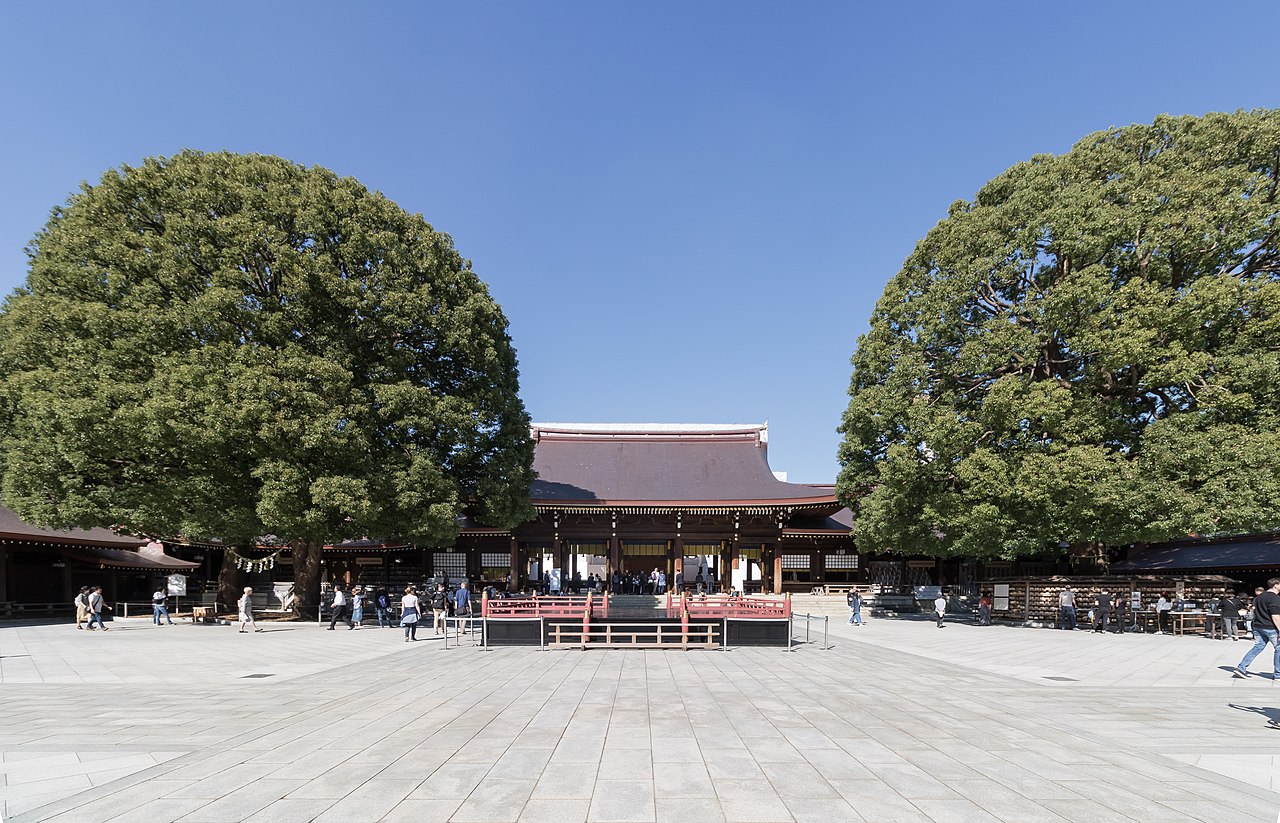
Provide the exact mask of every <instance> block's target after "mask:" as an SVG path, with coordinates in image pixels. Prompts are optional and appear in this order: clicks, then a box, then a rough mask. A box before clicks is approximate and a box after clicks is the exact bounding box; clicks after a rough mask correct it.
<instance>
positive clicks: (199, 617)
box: [191, 605, 218, 623]
mask: <svg viewBox="0 0 1280 823" xmlns="http://www.w3.org/2000/svg"><path fill="white" fill-rule="evenodd" d="M191 622H192V623H217V622H218V607H217V606H210V605H200V606H192V607H191Z"/></svg>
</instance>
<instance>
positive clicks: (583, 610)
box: [481, 594, 609, 619]
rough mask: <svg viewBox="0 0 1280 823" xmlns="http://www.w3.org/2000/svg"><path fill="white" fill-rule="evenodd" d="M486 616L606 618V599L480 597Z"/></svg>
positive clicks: (592, 596)
mask: <svg viewBox="0 0 1280 823" xmlns="http://www.w3.org/2000/svg"><path fill="white" fill-rule="evenodd" d="M481 613H482V614H483V615H484V616H485V617H491V618H495V619H501V618H503V617H589V616H594V617H608V616H609V596H608V595H605V596H604V597H596V596H595V595H591V594H588V595H587V596H586V597H542V596H538V595H534V596H533V597H511V598H504V599H497V598H494V599H490V598H487V597H485V598H482V600H481Z"/></svg>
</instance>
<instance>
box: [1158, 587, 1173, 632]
mask: <svg viewBox="0 0 1280 823" xmlns="http://www.w3.org/2000/svg"><path fill="white" fill-rule="evenodd" d="M1155 608H1156V628H1157V630H1158V631H1159V632H1160V633H1161V634H1173V626H1172V618H1171V617H1170V614H1171V613H1172V612H1173V595H1171V594H1169V593H1168V592H1160V599H1159V600H1157V601H1156V606H1155Z"/></svg>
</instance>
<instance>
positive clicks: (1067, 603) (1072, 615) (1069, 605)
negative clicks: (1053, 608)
mask: <svg viewBox="0 0 1280 823" xmlns="http://www.w3.org/2000/svg"><path fill="white" fill-rule="evenodd" d="M1058 610H1059V617H1060V620H1061V623H1060V625H1061V627H1062V628H1064V629H1066V630H1067V631H1075V630H1076V593H1075V592H1073V591H1071V587H1070V586H1067V587H1066V588H1065V589H1063V590H1062V592H1061V593H1060V594H1059V595H1058Z"/></svg>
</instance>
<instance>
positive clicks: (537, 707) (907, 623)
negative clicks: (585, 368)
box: [0, 609, 1280, 823]
mask: <svg viewBox="0 0 1280 823" xmlns="http://www.w3.org/2000/svg"><path fill="white" fill-rule="evenodd" d="M801 610H802V609H801ZM263 625H264V627H265V629H266V631H264V632H263V633H260V634H245V635H240V634H239V633H237V631H236V629H235V627H233V626H204V625H193V624H190V623H183V622H179V623H178V624H177V625H174V626H172V627H169V626H164V627H157V626H154V625H153V624H152V623H151V622H150V620H149V619H131V620H117V621H114V623H113V624H111V631H110V632H109V633H107V634H102V633H100V632H95V633H89V632H85V631H77V630H75V628H74V627H72V626H71V625H68V624H50V623H43V624H36V623H32V624H20V625H14V624H9V625H5V626H4V627H2V628H0V685H2V688H3V692H2V693H3V695H4V701H3V704H2V706H0V729H3V732H2V733H0V802H2V803H3V819H4V820H5V821H15V823H28V821H30V822H31V823H34V821H67V823H107V821H111V823H124V822H125V821H139V823H167V822H168V821H180V822H181V823H231V821H253V823H268V822H271V823H286V821H313V820H314V821H324V823H328V821H335V822H337V823H358V822H359V821H413V822H414V823H436V822H437V821H439V823H444V821H554V823H576V822H577V821H600V823H604V822H605V821H668V820H671V821H674V820H681V821H684V820H689V821H699V823H703V822H705V823H714V821H762V823H781V821H796V822H799V821H822V823H832V822H833V821H852V822H853V823H856V822H857V821H864V820H865V821H876V822H877V823H896V822H897V821H902V822H903V823H908V822H909V823H919V822H920V821H939V822H940V823H941V822H942V821H945V822H946V823H967V822H968V821H1019V822H1020V823H1037V821H1054V822H1055V823H1058V822H1059V821H1079V823H1108V822H1109V821H1133V820H1151V821H1160V823H1178V822H1179V821H1213V823H1219V822H1220V821H1223V820H1236V821H1267V823H1271V821H1274V820H1276V819H1277V811H1278V810H1280V684H1273V681H1272V680H1271V678H1270V675H1269V673H1268V674H1263V675H1255V676H1253V677H1250V678H1249V679H1247V680H1233V679H1232V678H1231V676H1230V673H1229V671H1228V670H1229V668H1230V666H1232V665H1234V664H1235V663H1236V662H1238V661H1239V659H1240V657H1241V656H1242V655H1243V653H1244V651H1245V649H1246V648H1248V644H1247V643H1244V642H1239V643H1232V642H1230V641H1214V640H1209V639H1207V638H1200V637H1186V636H1184V637H1170V636H1162V635H1132V634H1131V635H1103V636H1100V635H1096V634H1091V633H1088V632H1084V631H1078V632H1074V633H1068V632H1061V631H1053V630H1047V629H1029V628H1014V627H1004V626H994V627H978V626H974V625H972V624H970V623H962V622H955V623H952V624H950V625H948V627H947V628H946V629H945V630H941V631H940V630H938V629H936V628H935V627H934V625H933V624H932V623H931V622H928V621H923V620H910V619H898V620H877V619H872V620H871V621H870V622H869V625H868V626H866V627H865V628H855V627H852V626H848V625H845V624H844V623H843V622H842V621H837V620H834V619H833V620H832V624H831V627H830V628H831V631H830V640H829V644H828V645H829V648H823V644H822V643H821V642H819V641H820V639H821V634H820V633H819V632H814V633H813V634H811V635H810V637H811V638H812V640H813V641H814V642H812V643H809V644H802V645H800V646H798V647H797V648H796V649H795V650H793V651H786V650H783V649H776V648H760V649H752V648H736V649H730V650H723V651H689V652H681V651H629V650H628V651H599V650H597V651H587V652H583V651H577V650H574V651H564V650H554V651H543V650H539V649H537V648H501V649H488V650H486V649H482V648H478V647H475V646H470V645H462V646H450V647H448V648H446V647H445V644H444V643H442V642H441V641H439V640H434V639H433V640H427V641H423V642H417V643H404V642H403V640H402V635H401V633H400V632H399V631H398V630H388V629H381V630H380V629H377V628H373V627H366V628H364V629H363V630H362V631H347V630H342V631H337V632H327V631H324V630H323V627H320V626H317V625H316V624H304V623H284V622H282V623H264V624H263ZM800 631H801V633H802V632H803V629H801V630H800ZM1269 668H1270V650H1269V649H1268V650H1267V652H1266V653H1264V654H1263V655H1262V656H1261V657H1260V658H1259V659H1258V660H1257V661H1256V662H1255V663H1254V671H1264V672H1266V671H1268V670H1269Z"/></svg>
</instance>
